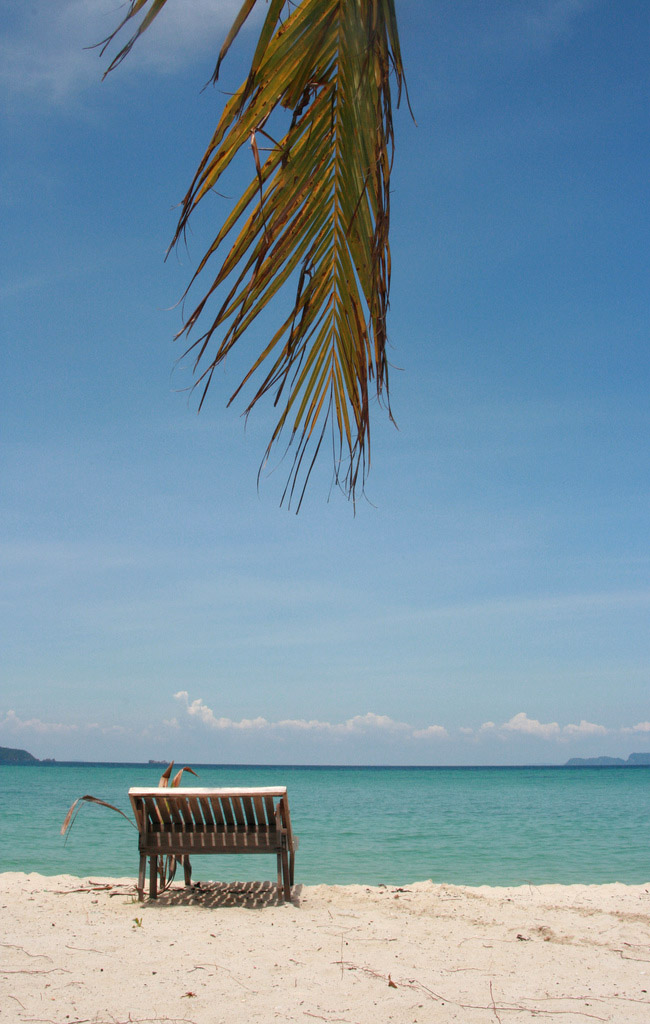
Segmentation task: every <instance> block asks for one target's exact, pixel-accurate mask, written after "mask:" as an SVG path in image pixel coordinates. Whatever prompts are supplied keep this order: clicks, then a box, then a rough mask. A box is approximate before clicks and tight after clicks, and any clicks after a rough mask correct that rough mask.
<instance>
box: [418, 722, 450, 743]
mask: <svg viewBox="0 0 650 1024" xmlns="http://www.w3.org/2000/svg"><path fill="white" fill-rule="evenodd" d="M413 735H414V737H415V739H416V740H420V739H423V740H429V739H436V740H441V739H446V738H447V737H448V736H449V733H448V732H447V730H446V729H445V727H444V725H428V726H427V728H426V729H414V730H413Z"/></svg>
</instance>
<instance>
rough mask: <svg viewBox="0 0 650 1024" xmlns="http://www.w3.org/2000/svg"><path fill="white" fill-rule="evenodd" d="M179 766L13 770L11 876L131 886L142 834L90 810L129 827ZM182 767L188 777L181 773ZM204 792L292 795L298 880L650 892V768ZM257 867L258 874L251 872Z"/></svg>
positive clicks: (287, 780) (388, 773)
mask: <svg viewBox="0 0 650 1024" xmlns="http://www.w3.org/2000/svg"><path fill="white" fill-rule="evenodd" d="M166 764H167V762H149V761H148V762H96V761H95V762H92V761H66V762H63V761H56V762H52V763H43V762H39V763H37V764H28V765H15V766H8V765H2V766H0V779H1V780H2V785H3V791H4V794H5V800H4V803H3V808H2V811H1V812H0V818H1V824H2V834H3V843H2V848H1V852H0V870H1V871H26V872H39V873H41V874H45V875H54V874H71V875H77V876H79V877H82V876H93V875H95V876H100V875H102V876H115V877H124V876H132V877H134V878H135V875H136V871H137V863H138V853H137V832H136V830H135V828H132V827H131V826H130V825H129V823H128V822H127V821H125V820H124V818H122V817H121V816H119V815H116V814H115V813H113V812H111V811H110V810H108V809H106V808H103V807H97V806H94V805H88V804H84V805H83V806H82V808H81V811H80V814H79V817H78V819H77V821H76V822H75V824H74V826H73V828H72V829H71V831H70V832H69V834H68V836H67V837H66V838H65V839H64V838H63V837H62V836H61V835H60V828H61V824H62V822H63V819H64V817H65V815H66V812H67V810H68V808H69V807H70V805H71V804H72V802H73V801H74V800H75V799H77V798H78V797H80V796H82V795H84V794H91V795H92V796H95V797H98V798H100V799H102V800H106V801H107V802H109V803H112V804H115V805H116V806H118V807H119V808H120V809H121V810H123V811H124V812H125V814H127V815H129V814H130V804H129V800H128V795H127V794H128V789H129V787H130V786H152V785H156V784H157V782H158V779H159V777H160V773H161V769H162V767H163V766H165V765H166ZM182 764H183V763H182V762H177V763H176V769H178V768H180V767H182ZM190 766H191V767H193V768H195V769H196V770H197V772H198V773H199V774H198V777H194V776H188V777H187V778H186V780H184V781H185V783H186V784H187V785H194V786H270V785H286V786H287V788H288V793H289V802H290V808H291V816H292V822H293V827H294V831H295V832H296V834H297V835H298V836H299V838H300V848H299V851H298V855H297V859H296V881H297V882H298V883H300V882H302V883H304V884H312V885H313V884H318V883H327V884H351V883H363V884H368V885H378V884H381V883H384V884H389V885H392V884H397V885H403V884H407V883H409V882H415V881H422V880H425V879H432V880H433V881H434V882H442V883H445V882H446V883H450V884H460V885H524V884H531V885H540V884H544V883H553V882H557V883H563V884H571V883H576V882H580V883H586V884H599V883H605V882H624V883H627V884H643V883H645V882H648V881H649V880H650V852H649V851H650V786H649V783H650V767H648V766H644V765H626V766H625V767H626V768H628V769H633V770H627V771H619V770H617V769H619V768H620V767H622V766H620V765H507V766H499V765H487V766H475V765H467V766H440V765H436V766H422V765H417V766H412V765H367V766H360V765H291V764H274V765H269V764H259V765H252V764H219V763H214V764H199V763H197V762H192V763H191V765H190ZM192 860H193V877H194V878H195V879H202V880H213V879H221V880H224V881H233V880H236V879H240V880H241V879H251V878H256V879H265V878H267V879H271V878H273V877H274V873H275V863H274V858H273V857H269V858H262V857H255V858H250V857H235V856H227V857H225V856H221V857H202V858H201V857H196V858H192ZM251 861H252V863H251Z"/></svg>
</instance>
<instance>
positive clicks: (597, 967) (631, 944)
mask: <svg viewBox="0 0 650 1024" xmlns="http://www.w3.org/2000/svg"><path fill="white" fill-rule="evenodd" d="M93 882H104V883H107V884H108V883H110V885H111V888H104V889H101V888H92V887H91V885H90V884H89V881H88V879H84V880H80V879H76V878H72V877H71V876H69V875H64V876H59V877H57V878H45V877H43V876H40V875H34V874H32V875H25V874H18V873H11V874H4V875H0V908H1V911H0V912H1V914H2V935H1V938H0V941H1V942H2V945H1V946H0V953H1V958H0V986H1V989H0V1022H2V1024H14V1022H16V1024H17V1022H26V1021H32V1022H33V1021H39V1022H48V1024H49V1022H54V1024H75V1022H84V1024H86V1022H91V1024H99V1022H101V1024H104V1022H106V1024H117V1022H120V1024H122V1022H133V1024H135V1022H143V1024H144V1022H148V1024H151V1022H163V1021H164V1022H167V1024H169V1022H172V1021H174V1022H179V1024H180V1022H183V1024H188V1022H190V1024H219V1022H221V1021H223V1022H228V1024H238V1022H244V1021H246V1022H248V1021H264V1022H268V1021H302V1022H304V1024H309V1022H311V1021H314V1020H317V1021H331V1022H333V1024H335V1022H336V1024H338V1022H350V1024H366V1022H368V1024H370V1022H373V1024H378V1022H383V1021H395V1022H398V1024H399V1022H409V1024H411V1022H426V1024H436V1022H441V1021H445V1022H449V1021H462V1022H463V1024H482V1022H483V1021H485V1022H491V1024H499V1022H501V1024H506V1022H507V1024H519V1022H526V1024H529V1022H530V1021H533V1020H540V1021H548V1022H558V1024H559V1022H562V1024H574V1022H579V1021H584V1022H590V1021H614V1022H616V1024H634V1022H637V1021H638V1022H643V1024H648V1022H650V883H649V884H648V885H645V886H625V885H619V884H616V885H600V886H584V885H571V886H559V885H544V886H539V887H534V886H522V887H520V888H516V889H496V888H488V887H481V888H476V889H469V888H461V887H457V886H452V885H433V884H432V883H431V882H418V883H416V884H414V885H408V886H404V888H400V889H398V888H395V887H388V888H366V887H365V886H324V885H320V886H312V887H303V886H297V887H296V889H295V897H294V901H293V903H291V904H286V905H279V904H278V902H277V899H276V896H275V891H274V890H273V889H272V888H270V887H269V886H268V885H266V884H262V883H260V884H258V885H257V886H256V885H248V886H247V885H244V884H241V885H232V886H227V885H216V886H212V887H209V888H206V890H205V891H203V892H196V891H189V890H187V891H186V890H183V889H182V888H181V887H180V886H177V887H176V888H175V889H174V890H173V892H172V893H170V894H165V895H164V896H162V897H160V898H159V899H158V900H157V901H156V902H155V903H152V902H145V903H143V904H138V903H137V902H135V900H134V896H133V895H132V893H133V888H132V886H133V880H132V879H128V880H123V881H122V882H121V883H119V882H116V881H115V880H114V879H113V880H111V879H93ZM79 890H82V891H79Z"/></svg>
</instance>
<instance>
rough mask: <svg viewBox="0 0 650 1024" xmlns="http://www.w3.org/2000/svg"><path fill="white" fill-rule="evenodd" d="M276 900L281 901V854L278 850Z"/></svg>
mask: <svg viewBox="0 0 650 1024" xmlns="http://www.w3.org/2000/svg"><path fill="white" fill-rule="evenodd" d="M278 899H279V900H281V899H282V852H281V851H280V850H278Z"/></svg>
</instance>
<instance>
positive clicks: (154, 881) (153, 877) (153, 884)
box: [149, 857, 158, 900]
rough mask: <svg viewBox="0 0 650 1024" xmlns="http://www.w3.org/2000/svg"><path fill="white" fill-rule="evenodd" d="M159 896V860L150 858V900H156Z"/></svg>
mask: <svg viewBox="0 0 650 1024" xmlns="http://www.w3.org/2000/svg"><path fill="white" fill-rule="evenodd" d="M157 896H158V858H157V857H150V858H149V898H150V899H152V900H155V899H156V898H157Z"/></svg>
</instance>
